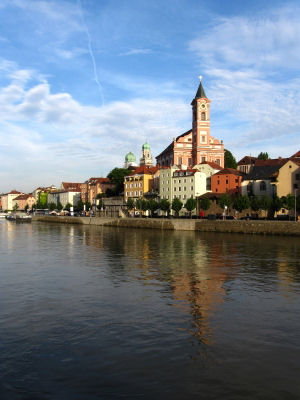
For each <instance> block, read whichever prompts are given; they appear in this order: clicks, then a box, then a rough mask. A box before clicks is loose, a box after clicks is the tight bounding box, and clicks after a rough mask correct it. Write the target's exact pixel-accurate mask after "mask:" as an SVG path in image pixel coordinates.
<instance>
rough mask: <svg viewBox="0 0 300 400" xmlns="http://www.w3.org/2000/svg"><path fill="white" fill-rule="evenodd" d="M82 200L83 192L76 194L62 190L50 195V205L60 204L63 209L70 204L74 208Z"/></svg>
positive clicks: (72, 191)
mask: <svg viewBox="0 0 300 400" xmlns="http://www.w3.org/2000/svg"><path fill="white" fill-rule="evenodd" d="M80 199H81V192H76V191H74V190H62V191H57V192H51V193H49V194H48V204H50V203H54V204H56V205H57V203H58V202H60V203H61V204H62V206H63V208H65V206H66V205H67V204H68V203H69V204H71V205H72V206H76V204H77V203H78V201H79V200H80Z"/></svg>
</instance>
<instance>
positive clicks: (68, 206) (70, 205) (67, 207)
mask: <svg viewBox="0 0 300 400" xmlns="http://www.w3.org/2000/svg"><path fill="white" fill-rule="evenodd" d="M71 207H72V204H71V203H67V204H66V205H65V207H64V210H67V211H70V208H71Z"/></svg>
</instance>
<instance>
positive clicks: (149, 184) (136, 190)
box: [124, 165, 158, 203]
mask: <svg viewBox="0 0 300 400" xmlns="http://www.w3.org/2000/svg"><path fill="white" fill-rule="evenodd" d="M157 170H158V167H148V166H146V165H143V166H142V167H139V168H137V169H136V170H135V171H134V172H133V173H132V174H130V175H128V176H125V178H124V201H125V203H126V202H127V200H128V199H129V198H132V199H138V198H140V197H144V194H145V193H148V192H151V191H152V190H153V188H154V175H155V173H156V172H157Z"/></svg>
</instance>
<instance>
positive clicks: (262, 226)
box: [33, 216, 300, 236]
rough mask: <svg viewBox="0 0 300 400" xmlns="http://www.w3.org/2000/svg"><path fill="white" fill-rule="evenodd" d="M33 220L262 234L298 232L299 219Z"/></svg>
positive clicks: (299, 226)
mask: <svg viewBox="0 0 300 400" xmlns="http://www.w3.org/2000/svg"><path fill="white" fill-rule="evenodd" d="M33 222H56V223H64V224H81V225H99V226H117V227H124V228H139V229H164V230H167V229H169V230H177V231H199V232H222V233H226V232H227V233H250V234H263V235H282V236H300V222H293V221H290V222H288V221H245V220H242V221H236V220H228V221H219V220H215V221H214V220H212V221H209V220H194V219H191V220H189V219H175V218H174V219H156V218H97V217H47V216H34V217H33Z"/></svg>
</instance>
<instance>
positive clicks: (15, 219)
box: [5, 214, 31, 223]
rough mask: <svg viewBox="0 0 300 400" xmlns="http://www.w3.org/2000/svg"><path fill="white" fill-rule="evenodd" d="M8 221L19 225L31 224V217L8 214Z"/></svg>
mask: <svg viewBox="0 0 300 400" xmlns="http://www.w3.org/2000/svg"><path fill="white" fill-rule="evenodd" d="M5 218H6V219H7V220H8V221H13V222H17V223H22V222H31V215H28V214H8V215H6V216H5Z"/></svg>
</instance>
